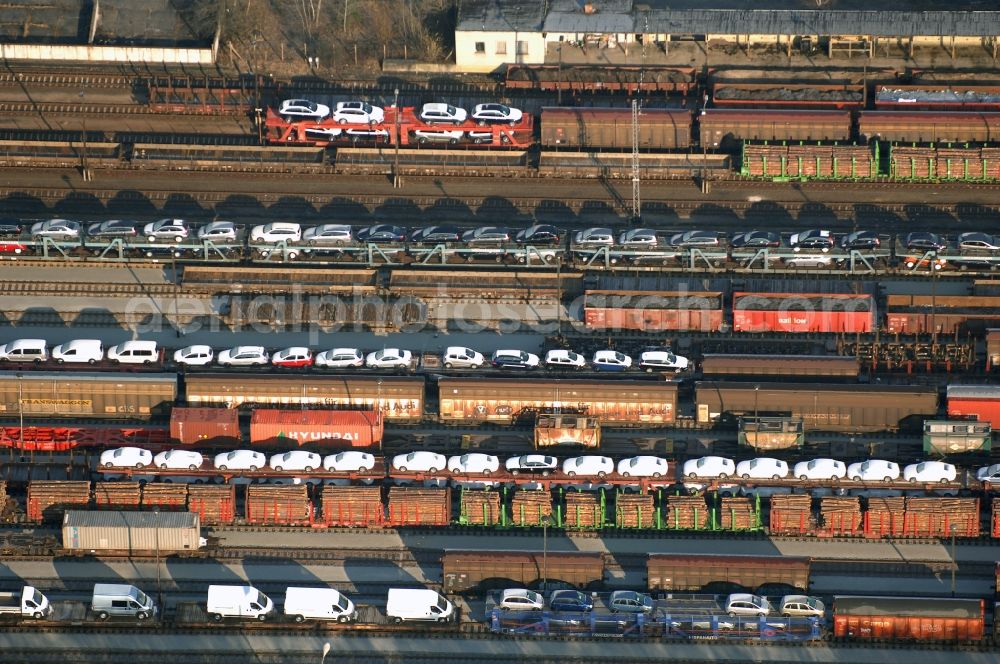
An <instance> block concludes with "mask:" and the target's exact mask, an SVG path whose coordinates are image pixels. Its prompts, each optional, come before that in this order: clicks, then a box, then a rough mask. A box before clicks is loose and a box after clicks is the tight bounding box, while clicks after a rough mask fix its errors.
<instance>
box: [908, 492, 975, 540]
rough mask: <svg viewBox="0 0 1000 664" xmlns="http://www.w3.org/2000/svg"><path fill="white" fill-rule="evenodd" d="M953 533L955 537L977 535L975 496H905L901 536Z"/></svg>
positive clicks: (948, 535)
mask: <svg viewBox="0 0 1000 664" xmlns="http://www.w3.org/2000/svg"><path fill="white" fill-rule="evenodd" d="M953 528H954V532H952V529H953ZM953 534H954V535H955V536H956V537H979V499H977V498H945V497H932V498H907V499H906V526H905V528H904V535H905V536H907V537H950V536H951V535H953Z"/></svg>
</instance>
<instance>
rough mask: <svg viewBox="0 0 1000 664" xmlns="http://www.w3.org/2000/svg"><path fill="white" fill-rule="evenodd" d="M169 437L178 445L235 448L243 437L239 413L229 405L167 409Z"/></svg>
mask: <svg viewBox="0 0 1000 664" xmlns="http://www.w3.org/2000/svg"><path fill="white" fill-rule="evenodd" d="M170 438H171V440H174V441H176V442H177V443H179V444H181V445H199V446H203V447H236V446H238V445H239V444H240V441H241V440H242V438H243V436H242V434H241V432H240V413H239V411H238V410H235V409H232V408H185V407H183V406H177V407H174V408H172V409H171V410H170Z"/></svg>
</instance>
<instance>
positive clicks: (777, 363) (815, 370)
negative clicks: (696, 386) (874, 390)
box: [701, 353, 860, 379]
mask: <svg viewBox="0 0 1000 664" xmlns="http://www.w3.org/2000/svg"><path fill="white" fill-rule="evenodd" d="M859 371H860V369H859V364H858V358H856V357H839V356H836V355H727V354H721V353H720V354H713V353H710V354H706V355H705V356H704V357H703V358H702V361H701V373H702V375H703V376H762V377H763V376H810V377H823V378H853V379H857V377H858V373H859Z"/></svg>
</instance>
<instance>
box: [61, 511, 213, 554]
mask: <svg viewBox="0 0 1000 664" xmlns="http://www.w3.org/2000/svg"><path fill="white" fill-rule="evenodd" d="M62 534H63V548H64V549H66V550H68V551H75V552H81V553H97V554H113V553H116V554H120V555H131V554H137V553H141V554H147V553H148V554H151V555H152V554H155V553H156V552H157V551H159V552H160V555H163V556H166V555H170V554H173V553H184V552H197V551H198V549H199V548H200V539H201V523H200V520H199V518H198V515H197V514H193V513H191V512H160V513H154V512H119V511H86V512H85V511H78V510H71V511H68V512H66V514H64V515H63V522H62Z"/></svg>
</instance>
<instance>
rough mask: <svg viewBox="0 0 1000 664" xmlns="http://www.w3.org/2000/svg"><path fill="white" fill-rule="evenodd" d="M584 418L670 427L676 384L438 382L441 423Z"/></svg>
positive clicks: (525, 381) (632, 381) (544, 381)
mask: <svg viewBox="0 0 1000 664" xmlns="http://www.w3.org/2000/svg"><path fill="white" fill-rule="evenodd" d="M553 411H561V412H565V413H567V414H580V415H587V416H588V417H591V418H593V419H595V420H597V421H598V422H600V423H601V424H614V425H618V426H629V425H650V424H671V423H673V422H674V419H675V417H676V412H677V385H676V384H674V383H666V382H651V381H636V380H620V381H606V380H537V379H525V380H516V379H510V378H495V379H476V378H442V379H441V380H440V381H438V413H439V417H440V420H441V422H443V423H446V424H449V423H456V422H500V423H510V422H515V421H517V420H520V419H522V418H532V419H533V418H534V417H535V415H536V414H538V413H540V412H553Z"/></svg>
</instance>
